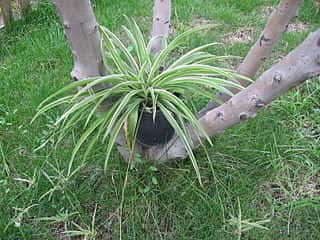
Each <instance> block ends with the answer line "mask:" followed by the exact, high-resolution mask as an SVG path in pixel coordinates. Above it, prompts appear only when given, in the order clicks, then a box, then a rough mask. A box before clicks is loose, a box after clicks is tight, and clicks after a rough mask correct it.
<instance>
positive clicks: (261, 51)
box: [199, 0, 300, 116]
mask: <svg viewBox="0 0 320 240" xmlns="http://www.w3.org/2000/svg"><path fill="white" fill-rule="evenodd" d="M299 3H300V0H281V1H280V3H279V5H278V7H277V8H276V9H275V10H274V11H273V12H272V14H271V15H270V17H269V19H268V22H267V24H266V26H265V28H264V30H263V31H262V33H261V35H260V37H259V39H258V40H257V42H256V43H255V44H254V45H253V46H252V47H251V49H250V51H249V52H248V54H247V56H246V57H245V59H244V60H243V62H242V63H241V64H240V66H239V67H238V68H237V73H238V74H241V75H244V76H247V77H249V78H253V77H254V75H255V74H256V73H257V71H258V70H259V68H260V67H261V65H262V64H263V63H264V61H265V60H266V58H267V57H268V56H269V55H270V53H271V50H272V48H273V47H274V45H275V44H276V43H277V42H278V41H279V39H280V37H281V35H282V34H283V33H284V32H285V31H286V29H287V27H288V24H289V22H290V21H291V19H292V18H293V17H295V16H297V12H298V7H299ZM237 82H239V83H240V84H241V85H242V86H245V85H246V84H247V81H243V80H239V81H237ZM230 90H231V91H232V92H233V93H237V92H238V91H239V90H238V89H236V88H230ZM218 97H219V98H220V99H221V100H222V101H223V102H225V101H227V100H229V99H230V98H231V96H230V95H228V94H224V93H220V94H219V95H218ZM217 106H218V105H217V104H216V103H215V102H214V101H210V102H209V103H208V105H207V106H206V107H205V108H204V109H203V110H201V112H200V114H199V115H200V116H202V115H204V114H205V113H206V112H207V111H209V110H211V109H213V108H216V107H217Z"/></svg>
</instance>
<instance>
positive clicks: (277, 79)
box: [272, 72, 283, 83]
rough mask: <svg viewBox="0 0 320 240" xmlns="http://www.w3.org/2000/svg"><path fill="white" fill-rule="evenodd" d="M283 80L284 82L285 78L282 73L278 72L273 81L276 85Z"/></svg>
mask: <svg viewBox="0 0 320 240" xmlns="http://www.w3.org/2000/svg"><path fill="white" fill-rule="evenodd" d="M282 80H283V76H282V74H281V73H278V72H276V73H275V74H274V76H273V79H272V81H273V82H274V83H280V82H281V81H282Z"/></svg>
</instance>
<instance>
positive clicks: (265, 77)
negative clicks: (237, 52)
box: [146, 29, 320, 161]
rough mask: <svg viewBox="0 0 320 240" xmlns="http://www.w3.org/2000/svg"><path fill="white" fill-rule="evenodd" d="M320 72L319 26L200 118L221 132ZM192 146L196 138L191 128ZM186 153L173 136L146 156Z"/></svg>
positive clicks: (162, 158) (164, 157) (209, 129)
mask: <svg viewBox="0 0 320 240" xmlns="http://www.w3.org/2000/svg"><path fill="white" fill-rule="evenodd" d="M319 75H320V29H319V30H317V31H316V32H314V33H311V34H310V35H309V36H308V37H307V39H306V40H305V41H304V42H303V43H302V44H301V45H300V46H299V47H297V48H296V49H295V50H293V51H292V52H291V53H289V54H288V55H287V56H286V57H285V58H284V59H283V60H281V61H280V62H279V63H277V64H275V65H274V66H273V67H271V68H270V69H269V70H267V71H266V72H264V73H263V74H262V75H261V76H260V77H259V78H258V79H257V80H256V81H255V82H254V83H252V84H251V85H250V86H249V87H247V88H246V89H244V90H242V91H241V92H239V93H238V94H236V95H235V96H233V97H232V98H231V99H230V100H228V101H227V102H226V103H224V104H222V105H221V106H219V107H217V108H215V109H213V110H210V111H209V112H207V113H206V114H205V115H204V116H202V117H201V118H200V119H199V122H200V124H201V125H202V126H203V128H204V129H205V131H206V133H207V134H208V135H209V136H214V135H217V134H220V133H222V132H223V131H224V130H225V129H227V128H230V127H232V126H233V125H235V124H237V123H239V122H241V121H244V120H247V119H249V118H252V117H254V116H255V115H256V113H257V112H258V111H259V110H260V109H261V108H262V107H264V106H265V105H267V104H268V103H270V102H271V101H272V100H274V99H275V98H277V97H279V96H281V95H282V94H284V93H285V92H287V91H288V90H289V89H291V88H293V87H295V86H297V85H299V84H301V83H302V82H304V81H305V80H307V79H311V78H313V77H316V76H319ZM190 134H191V136H192V139H193V148H196V147H198V146H199V138H198V137H197V135H196V134H195V133H194V131H193V130H192V129H190ZM187 156H188V154H187V152H186V150H185V148H184V145H183V143H182V142H181V141H180V139H179V138H175V139H173V140H172V141H170V142H169V143H168V144H167V145H165V146H162V147H154V148H150V149H149V150H148V151H147V152H146V157H147V158H149V159H151V160H156V161H166V160H169V159H183V158H186V157H187Z"/></svg>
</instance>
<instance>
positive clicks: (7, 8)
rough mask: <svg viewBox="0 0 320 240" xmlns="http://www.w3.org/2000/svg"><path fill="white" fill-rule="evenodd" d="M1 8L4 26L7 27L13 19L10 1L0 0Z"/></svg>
mask: <svg viewBox="0 0 320 240" xmlns="http://www.w3.org/2000/svg"><path fill="white" fill-rule="evenodd" d="M0 7H1V15H2V19H3V22H4V25H7V24H9V22H10V21H11V19H12V9H11V2H10V0H0Z"/></svg>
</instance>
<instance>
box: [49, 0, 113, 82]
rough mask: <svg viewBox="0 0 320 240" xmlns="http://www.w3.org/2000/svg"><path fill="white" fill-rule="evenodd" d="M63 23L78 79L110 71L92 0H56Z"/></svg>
mask: <svg viewBox="0 0 320 240" xmlns="http://www.w3.org/2000/svg"><path fill="white" fill-rule="evenodd" d="M53 3H54V4H55V6H56V8H57V11H58V13H59V15H60V18H61V21H62V23H63V28H64V32H65V35H66V37H67V39H68V42H69V45H70V48H71V52H72V56H73V61H74V67H73V70H72V72H71V77H72V79H73V80H74V81H78V80H82V79H85V78H88V77H94V76H103V75H106V73H107V71H106V68H105V65H104V63H103V58H102V52H101V37H100V33H99V30H98V24H97V21H96V18H95V16H94V13H93V10H92V7H91V3H90V0H67V1H66V0H53Z"/></svg>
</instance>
